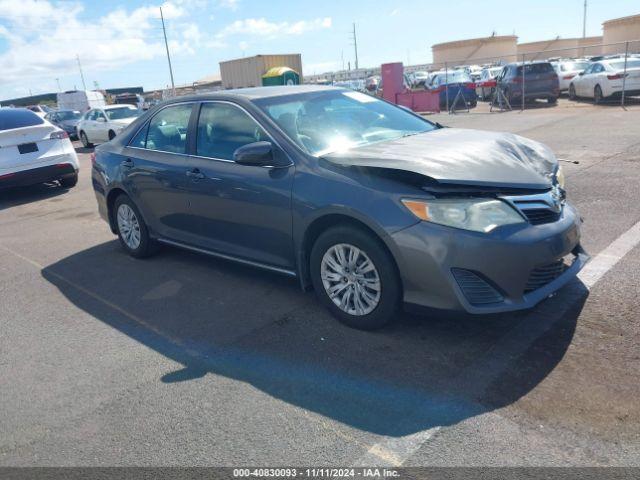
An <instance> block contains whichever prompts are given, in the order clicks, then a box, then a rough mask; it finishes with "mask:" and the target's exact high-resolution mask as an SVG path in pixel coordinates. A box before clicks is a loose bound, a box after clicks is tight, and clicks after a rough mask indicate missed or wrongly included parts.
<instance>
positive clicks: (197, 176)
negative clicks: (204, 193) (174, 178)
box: [187, 168, 205, 180]
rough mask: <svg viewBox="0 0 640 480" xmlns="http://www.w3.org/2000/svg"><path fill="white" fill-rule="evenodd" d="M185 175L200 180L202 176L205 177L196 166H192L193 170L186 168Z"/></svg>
mask: <svg viewBox="0 0 640 480" xmlns="http://www.w3.org/2000/svg"><path fill="white" fill-rule="evenodd" d="M187 177H191V178H194V179H196V180H202V179H203V178H205V176H204V173H202V172H201V171H200V170H198V169H197V168H194V169H193V170H187Z"/></svg>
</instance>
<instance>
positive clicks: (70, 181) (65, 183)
mask: <svg viewBox="0 0 640 480" xmlns="http://www.w3.org/2000/svg"><path fill="white" fill-rule="evenodd" d="M59 182H60V186H61V187H62V188H73V187H75V186H76V185H77V184H78V174H77V173H74V174H72V175H67V176H65V177H63V178H61V179H60V180H59Z"/></svg>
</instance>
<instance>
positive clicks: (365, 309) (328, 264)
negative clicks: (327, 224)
mask: <svg viewBox="0 0 640 480" xmlns="http://www.w3.org/2000/svg"><path fill="white" fill-rule="evenodd" d="M310 261H311V265H310V267H311V268H310V270H311V279H312V282H313V287H314V289H315V291H316V294H317V295H318V298H319V299H320V301H321V302H322V303H323V304H324V305H325V306H326V307H327V308H328V309H329V311H331V313H332V314H333V316H335V317H336V318H337V319H338V320H340V321H341V322H342V323H344V324H346V325H348V326H350V327H353V328H358V329H361V330H375V329H378V328H382V327H383V326H385V325H387V324H388V323H390V322H391V321H392V320H393V319H394V315H395V313H396V311H397V307H398V303H399V299H400V290H401V288H400V280H399V279H398V274H397V272H396V267H395V263H394V261H393V259H392V258H391V256H390V255H389V253H388V252H387V251H386V249H385V248H384V247H383V246H382V245H381V243H380V241H379V240H378V239H376V238H375V237H373V236H372V235H371V234H370V233H367V232H365V231H363V230H360V229H358V228H354V227H351V226H339V227H334V228H331V229H329V230H327V231H326V232H324V233H323V234H322V235H320V237H318V239H317V240H316V242H315V244H314V246H313V249H312V250H311V259H310Z"/></svg>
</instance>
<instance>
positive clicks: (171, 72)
mask: <svg viewBox="0 0 640 480" xmlns="http://www.w3.org/2000/svg"><path fill="white" fill-rule="evenodd" d="M160 20H162V33H163V34H164V46H165V48H166V49H167V62H169V75H171V90H172V91H173V94H174V95H175V94H176V84H175V82H174V81H173V68H171V56H170V55H169V43H168V42H167V30H166V29H165V28H164V15H162V7H160Z"/></svg>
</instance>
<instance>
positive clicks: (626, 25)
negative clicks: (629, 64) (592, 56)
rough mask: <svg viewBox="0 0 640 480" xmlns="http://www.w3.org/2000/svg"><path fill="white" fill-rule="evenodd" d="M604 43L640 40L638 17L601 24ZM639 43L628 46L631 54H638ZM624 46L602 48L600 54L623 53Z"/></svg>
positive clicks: (639, 16) (632, 16)
mask: <svg viewBox="0 0 640 480" xmlns="http://www.w3.org/2000/svg"><path fill="white" fill-rule="evenodd" d="M602 32H603V40H604V43H605V44H607V43H616V42H626V41H629V40H640V15H631V16H629V17H622V18H614V19H613V20H607V21H606V22H604V23H603V24H602ZM639 43H640V42H634V43H633V44H630V45H629V50H630V51H632V52H640V44H639ZM624 48H625V46H624V45H610V46H606V47H603V52H602V53H621V52H624Z"/></svg>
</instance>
